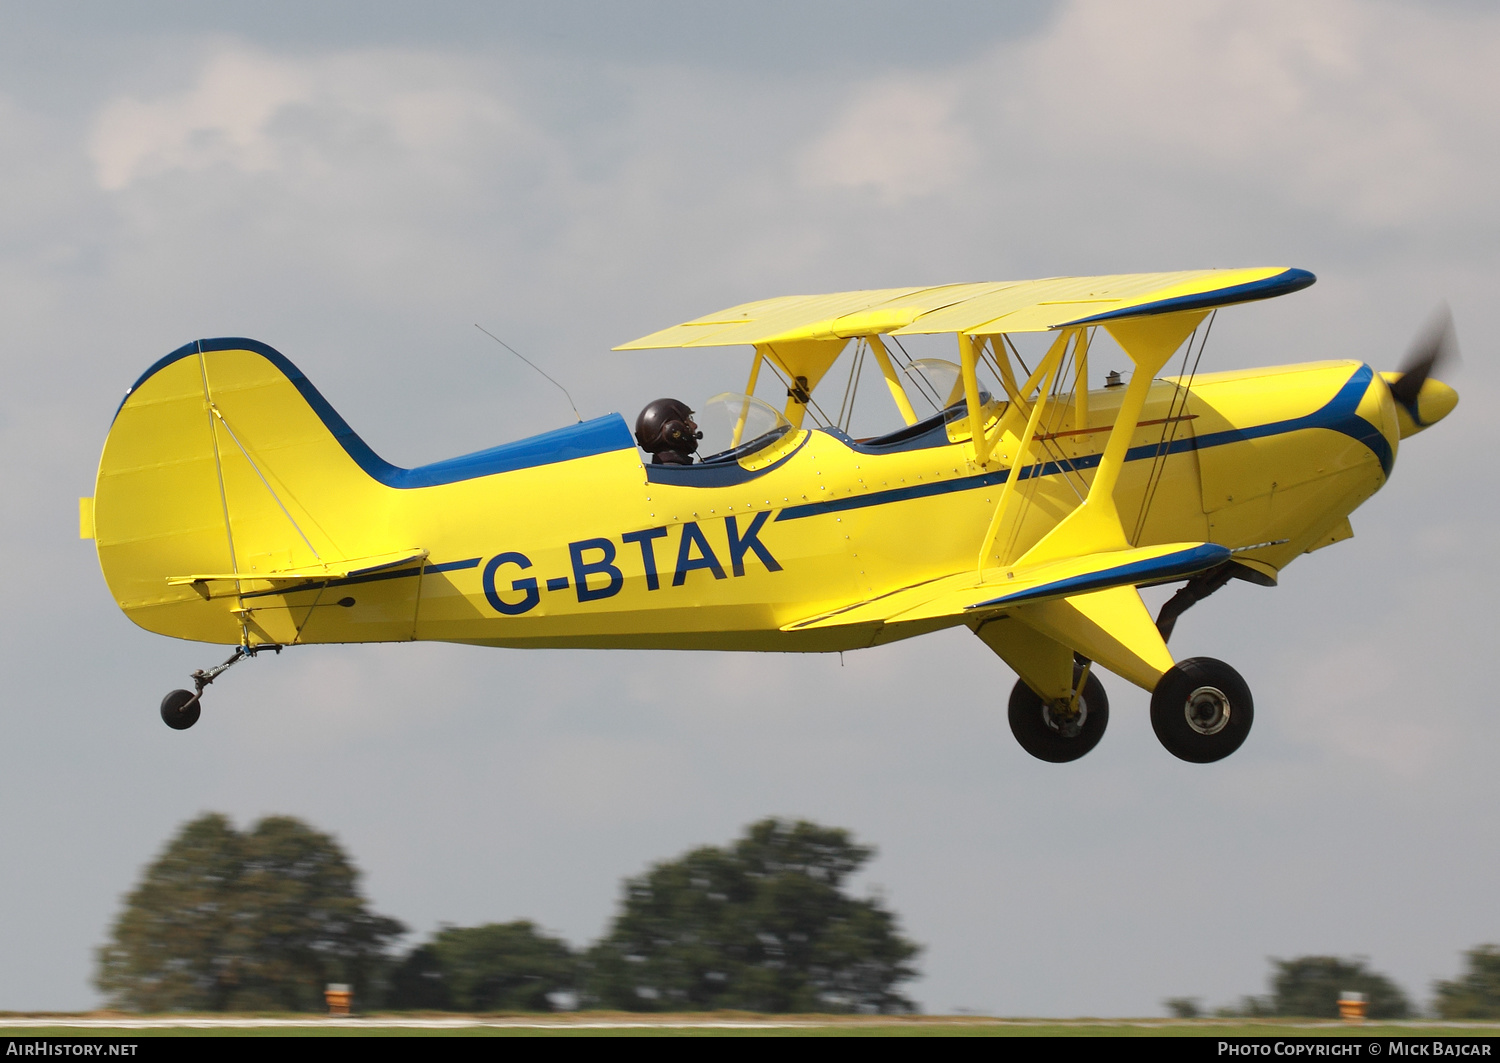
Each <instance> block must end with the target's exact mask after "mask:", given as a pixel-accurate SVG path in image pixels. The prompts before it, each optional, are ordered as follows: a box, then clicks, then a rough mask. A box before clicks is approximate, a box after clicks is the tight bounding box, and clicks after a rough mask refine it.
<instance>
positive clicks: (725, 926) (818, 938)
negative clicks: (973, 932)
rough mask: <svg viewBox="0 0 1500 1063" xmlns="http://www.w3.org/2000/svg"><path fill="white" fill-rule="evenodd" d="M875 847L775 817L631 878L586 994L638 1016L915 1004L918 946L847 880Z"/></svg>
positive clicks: (597, 952) (592, 962) (596, 954)
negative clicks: (908, 985) (906, 985)
mask: <svg viewBox="0 0 1500 1063" xmlns="http://www.w3.org/2000/svg"><path fill="white" fill-rule="evenodd" d="M872 855H873V850H871V849H869V848H867V847H865V846H861V845H856V844H855V843H854V842H853V841H852V840H851V839H850V837H849V834H848V832H847V831H843V830H837V829H831V828H826V827H820V826H818V825H816V824H813V823H806V822H797V823H786V822H783V821H780V820H776V819H767V820H762V821H761V822H759V823H756V824H754V825H752V826H751V827H750V828H749V830H748V831H747V832H746V834H745V836H744V837H743V838H741V839H740V840H739V841H738V842H736V843H735V844H734V846H733V847H732V848H729V849H719V848H716V847H713V846H705V847H704V848H701V849H695V850H693V851H692V852H689V853H687V854H686V855H684V856H683V857H681V858H680V859H678V860H674V861H669V862H666V863H661V864H657V865H656V866H654V867H652V868H651V869H650V870H649V871H648V872H647V873H646V874H644V875H642V876H640V877H638V878H633V879H628V880H626V883H625V890H624V898H623V900H622V903H621V906H620V911H619V913H618V914H617V915H616V917H615V920H614V923H613V925H612V926H611V928H610V931H609V933H608V935H607V936H606V937H605V938H604V940H602V941H600V942H599V943H598V944H597V945H595V946H594V948H593V949H592V950H591V951H590V953H589V956H588V966H589V972H588V978H587V982H586V985H585V999H586V1000H587V1001H588V1002H590V1003H593V1004H597V1005H601V1006H604V1007H613V1008H623V1009H627V1010H640V1011H652V1010H674V1011H675V1010H709V1009H715V1008H735V1009H742V1010H747V1011H767V1012H785V1011H879V1012H891V1011H909V1010H911V1009H912V1003H911V1001H910V1000H908V999H907V998H906V997H904V996H902V995H901V994H900V993H898V992H897V988H896V987H897V986H898V985H900V984H901V983H902V982H905V981H907V980H909V979H911V978H913V977H914V976H915V975H916V970H915V969H914V968H913V967H912V966H910V964H909V961H910V960H911V959H912V958H913V957H915V956H916V954H917V952H918V951H919V950H918V948H917V946H916V945H913V944H912V943H911V942H909V941H907V940H906V939H905V938H903V937H901V936H900V934H899V933H898V932H897V926H896V917H895V916H894V915H893V914H892V913H891V912H889V911H887V910H886V909H885V908H884V907H883V906H882V905H881V904H880V902H879V901H878V899H858V898H854V897H850V896H848V895H847V894H846V893H845V892H844V889H843V887H844V883H845V881H846V880H847V879H848V877H849V876H850V875H852V874H853V873H854V872H855V871H857V870H858V869H859V868H860V867H862V866H863V865H864V864H865V862H866V861H868V860H869V859H870V857H871V856H872Z"/></svg>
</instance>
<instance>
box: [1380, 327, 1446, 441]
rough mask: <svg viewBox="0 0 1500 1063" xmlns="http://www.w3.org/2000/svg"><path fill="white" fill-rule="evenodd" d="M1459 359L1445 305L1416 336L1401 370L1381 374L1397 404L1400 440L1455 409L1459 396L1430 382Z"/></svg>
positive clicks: (1438, 382)
mask: <svg viewBox="0 0 1500 1063" xmlns="http://www.w3.org/2000/svg"><path fill="white" fill-rule="evenodd" d="M1457 358H1458V337H1457V335H1456V334H1455V333H1454V330H1453V314H1452V313H1451V312H1450V311H1449V309H1448V306H1447V304H1446V303H1444V304H1443V305H1442V306H1440V307H1439V308H1438V309H1437V311H1436V312H1435V313H1434V314H1433V315H1432V317H1431V319H1430V320H1429V321H1428V322H1427V325H1426V326H1425V327H1424V328H1423V329H1422V331H1421V332H1420V333H1418V334H1417V338H1416V340H1415V341H1413V343H1412V345H1411V347H1410V349H1408V350H1407V352H1406V358H1405V359H1404V360H1403V361H1402V364H1401V368H1400V369H1399V370H1398V371H1397V372H1395V373H1381V374H1380V375H1381V377H1383V378H1384V379H1385V382H1386V383H1387V384H1388V385H1390V389H1391V398H1393V399H1395V400H1396V407H1397V414H1396V416H1397V419H1398V420H1399V421H1400V422H1401V438H1403V439H1405V438H1406V437H1407V436H1409V435H1414V434H1416V433H1417V432H1420V431H1421V430H1422V429H1424V428H1426V427H1428V426H1429V425H1432V424H1435V423H1437V422H1438V421H1440V420H1442V419H1443V418H1444V417H1446V416H1447V415H1448V413H1449V412H1450V411H1451V410H1452V409H1453V407H1454V406H1456V405H1458V392H1456V391H1454V390H1453V389H1452V388H1451V387H1449V386H1448V385H1447V384H1444V383H1443V382H1442V381H1440V380H1436V379H1429V377H1430V376H1431V374H1432V371H1433V370H1434V369H1436V368H1437V367H1438V366H1440V365H1442V364H1443V363H1445V362H1447V363H1452V362H1454V361H1456V360H1457Z"/></svg>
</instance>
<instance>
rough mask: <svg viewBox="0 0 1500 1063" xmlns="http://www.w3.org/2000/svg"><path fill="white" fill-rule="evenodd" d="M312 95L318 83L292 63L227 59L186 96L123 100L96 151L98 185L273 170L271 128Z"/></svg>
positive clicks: (226, 55)
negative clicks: (175, 172) (220, 169)
mask: <svg viewBox="0 0 1500 1063" xmlns="http://www.w3.org/2000/svg"><path fill="white" fill-rule="evenodd" d="M312 92H313V87H312V84H311V79H310V78H308V77H307V75H306V74H305V73H303V72H302V71H299V70H298V69H296V67H295V66H294V65H293V64H291V63H289V62H286V61H282V60H277V59H273V58H271V57H269V56H265V55H260V54H257V53H254V52H248V51H243V50H238V49H236V50H230V51H225V52H221V53H220V54H218V55H216V56H214V57H212V58H211V59H209V60H208V61H207V62H206V63H205V64H204V66H203V71H202V74H201V75H200V77H199V80H198V83H197V84H196V85H194V86H193V87H192V88H191V89H189V90H188V91H186V92H183V93H180V94H177V95H175V96H170V97H167V98H165V99H159V100H154V101H142V100H137V99H135V98H133V97H121V98H118V99H115V100H113V101H111V102H110V103H108V104H106V105H105V106H104V108H103V109H102V111H101V112H100V115H99V119H98V123H97V125H96V127H95V130H94V134H93V137H92V139H91V144H90V154H91V155H92V157H93V160H94V164H95V166H96V167H97V171H98V178H99V185H100V187H101V188H104V189H107V190H115V189H120V188H124V187H125V186H126V185H128V184H130V183H131V182H132V181H134V180H137V179H139V178H142V177H149V176H152V175H155V174H159V173H163V172H165V171H168V170H172V169H188V170H203V169H208V168H210V167H214V166H221V165H228V166H232V167H234V168H236V169H239V170H244V171H249V172H255V171H261V170H269V169H273V168H275V167H276V166H277V164H278V162H279V158H278V156H279V152H278V151H277V149H276V145H275V143H274V140H273V138H272V136H271V133H270V126H271V123H272V121H273V120H274V119H275V117H276V116H277V114H278V113H280V112H281V111H282V110H283V109H284V108H286V107H288V106H291V105H293V104H296V103H304V102H306V101H307V100H308V99H309V98H310V96H311V95H312Z"/></svg>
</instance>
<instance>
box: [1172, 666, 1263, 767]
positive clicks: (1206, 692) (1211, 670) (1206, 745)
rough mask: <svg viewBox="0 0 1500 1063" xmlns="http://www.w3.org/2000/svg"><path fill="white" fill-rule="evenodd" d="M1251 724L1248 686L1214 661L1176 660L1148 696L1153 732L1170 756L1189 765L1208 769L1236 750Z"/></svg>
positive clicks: (1252, 706)
mask: <svg viewBox="0 0 1500 1063" xmlns="http://www.w3.org/2000/svg"><path fill="white" fill-rule="evenodd" d="M1254 721H1255V703H1254V702H1253V701H1252V700H1251V698H1250V687H1249V686H1248V685H1247V684H1246V683H1245V681H1244V679H1242V678H1241V677H1240V673H1238V672H1236V671H1235V670H1234V669H1233V668H1231V667H1229V665H1227V664H1225V663H1224V662H1223V661H1216V660H1214V659H1213V658H1212V657H1190V658H1189V659H1188V660H1185V661H1179V662H1178V663H1177V664H1175V665H1174V666H1173V667H1172V668H1171V669H1170V670H1168V671H1167V672H1166V673H1165V674H1164V675H1163V676H1162V677H1161V680H1160V681H1159V682H1158V683H1157V684H1156V689H1155V690H1154V691H1153V692H1152V694H1151V729H1152V730H1154V731H1155V732H1156V737H1157V738H1158V739H1160V740H1161V744H1162V745H1164V746H1166V747H1167V752H1168V753H1171V754H1172V755H1173V756H1174V757H1177V758H1179V759H1181V760H1186V761H1189V762H1190V763H1193V764H1212V763H1213V762H1214V761H1216V760H1223V759H1224V758H1225V757H1227V756H1229V754H1231V753H1233V752H1234V751H1235V750H1236V749H1239V748H1240V746H1241V745H1242V744H1243V743H1244V741H1245V739H1246V738H1247V737H1248V736H1249V734H1250V725H1251V724H1252V723H1253V722H1254Z"/></svg>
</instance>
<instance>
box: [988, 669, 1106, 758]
mask: <svg viewBox="0 0 1500 1063" xmlns="http://www.w3.org/2000/svg"><path fill="white" fill-rule="evenodd" d="M1081 676H1082V669H1075V670H1074V672H1073V681H1074V682H1075V683H1076V682H1077V681H1078V679H1079V678H1080V677H1081ZM1078 716H1079V718H1078V720H1077V721H1076V722H1075V723H1074V724H1073V725H1072V726H1068V725H1066V724H1065V722H1064V721H1060V720H1059V718H1058V717H1057V716H1055V715H1054V713H1053V711H1052V708H1051V706H1050V705H1049V704H1048V703H1047V702H1046V701H1044V700H1043V699H1042V696H1041V695H1040V694H1038V693H1037V692H1036V691H1034V690H1032V689H1031V688H1030V687H1029V686H1027V685H1026V684H1025V683H1024V682H1022V681H1017V683H1016V686H1015V689H1014V690H1012V691H1011V692H1010V733H1011V734H1013V735H1015V736H1016V741H1017V742H1020V743H1021V748H1022V749H1024V750H1026V752H1028V753H1030V754H1031V755H1032V756H1033V757H1036V758H1037V759H1038V760H1045V761H1047V762H1048V763H1050V764H1065V763H1067V762H1068V761H1070V760H1077V759H1078V758H1079V757H1081V756H1083V755H1084V754H1085V753H1087V752H1088V751H1089V750H1091V749H1093V748H1094V747H1095V746H1097V745H1098V744H1099V739H1101V738H1103V737H1104V728H1105V727H1107V726H1109V698H1108V696H1107V695H1105V693H1104V684H1103V683H1101V682H1099V677H1098V676H1097V675H1095V674H1094V673H1093V672H1092V671H1091V672H1089V679H1088V682H1087V683H1085V684H1084V686H1083V696H1082V697H1081V698H1079V699H1078ZM1070 731H1072V732H1073V733H1069V732H1070Z"/></svg>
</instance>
